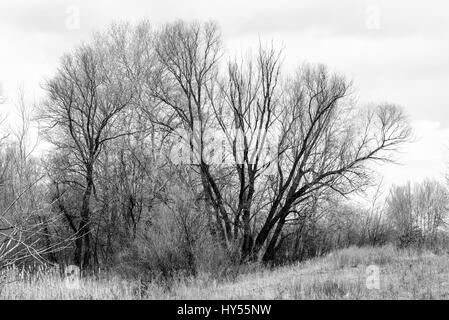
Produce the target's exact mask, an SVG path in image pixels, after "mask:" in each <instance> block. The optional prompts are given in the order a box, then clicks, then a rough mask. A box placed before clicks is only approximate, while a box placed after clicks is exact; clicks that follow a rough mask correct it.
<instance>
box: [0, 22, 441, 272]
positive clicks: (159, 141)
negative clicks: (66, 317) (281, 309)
mask: <svg viewBox="0 0 449 320" xmlns="http://www.w3.org/2000/svg"><path fill="white" fill-rule="evenodd" d="M282 58H283V54H282V52H281V51H280V50H277V49H276V48H275V47H274V46H273V45H267V46H264V45H262V44H260V45H259V47H258V48H257V49H256V50H255V51H248V52H247V53H245V54H242V55H241V57H240V58H237V57H235V58H230V55H229V54H228V53H227V52H226V50H224V48H223V40H222V36H221V32H220V28H219V26H218V25H217V24H216V23H214V22H206V23H200V22H185V21H177V22H173V23H167V24H165V25H162V26H159V27H153V26H152V25H151V24H150V23H149V22H147V21H143V22H140V23H137V24H129V23H122V24H113V25H112V26H111V27H110V28H109V29H108V30H106V31H104V32H99V33H96V34H95V35H94V37H93V40H92V41H91V42H89V43H85V44H82V45H79V46H78V47H76V48H74V49H73V51H72V52H70V53H68V54H66V55H64V56H63V57H62V59H61V61H60V63H59V67H58V69H57V70H56V72H55V74H54V75H53V76H52V77H51V78H50V79H48V80H47V81H46V82H45V84H44V86H43V88H44V90H45V93H46V95H45V98H44V99H43V101H40V102H39V103H38V104H37V105H36V107H35V108H34V110H31V111H30V110H27V106H26V103H25V102H24V100H23V99H22V100H21V99H18V101H19V102H18V103H17V104H18V105H20V106H22V107H21V110H22V111H23V112H22V113H21V119H22V121H21V122H22V125H21V126H19V127H20V128H18V129H17V130H16V131H15V133H14V134H13V135H14V136H13V137H12V136H9V137H5V139H4V140H2V141H3V142H4V143H2V151H1V157H2V161H1V162H0V196H1V197H2V201H1V207H0V212H1V215H2V216H1V218H2V221H1V223H0V231H1V233H0V237H1V238H0V240H1V245H0V257H1V258H2V259H3V261H4V264H6V263H18V262H19V261H28V260H29V259H30V258H31V259H33V260H36V259H38V260H42V261H49V262H52V263H66V264H70V263H74V264H77V265H79V266H80V267H81V268H82V269H90V268H95V267H99V266H120V267H123V268H128V267H129V265H134V266H136V265H138V266H139V268H146V269H149V270H159V271H161V272H162V273H164V274H167V273H170V272H172V271H177V270H183V271H187V272H189V273H193V274H195V273H197V272H198V271H201V269H202V268H203V269H208V270H212V269H214V268H218V267H219V266H221V265H224V264H226V263H228V262H225V261H229V263H232V264H241V263H245V262H251V261H262V262H264V263H272V262H275V261H285V260H288V259H290V258H291V259H303V258H306V257H308V256H313V255H316V254H320V251H323V250H324V249H323V248H327V249H325V250H324V251H326V250H330V248H332V247H335V246H336V245H337V244H338V245H344V243H345V241H346V240H347V241H349V242H348V243H350V244H352V243H355V241H353V240H350V239H349V240H348V239H346V240H345V241H344V240H343V239H342V238H340V239H338V240H337V239H330V238H331V237H335V236H337V235H338V234H340V235H342V234H343V233H342V232H341V230H342V229H341V228H346V229H349V228H351V226H352V225H351V223H350V222H351V219H356V220H357V221H358V222H357V223H359V222H360V221H361V220H360V219H362V218H363V219H365V220H364V221H365V222H364V223H363V224H361V225H360V226H359V227H363V228H365V230H362V229H363V228H358V229H357V231H356V233H357V236H358V237H359V238H360V237H361V238H363V239H368V240H363V241H365V242H371V243H373V244H376V243H378V242H381V241H383V240H382V239H380V238H382V232H381V231H382V230H381V229H382V228H384V226H385V224H384V223H385V221H387V220H386V219H384V217H382V213H384V212H385V210H383V209H382V210H380V209H379V208H377V207H376V209H373V208H371V209H364V210H358V209H356V210H352V209H351V208H349V206H345V205H343V203H344V199H346V198H347V197H348V196H350V195H351V194H353V193H355V192H359V191H361V190H363V189H364V188H366V187H367V186H369V185H370V184H372V182H373V178H375V174H376V173H375V172H374V171H373V170H372V167H373V164H374V163H382V162H388V161H393V159H394V153H395V152H396V151H397V150H398V148H399V147H400V146H401V145H402V144H404V143H406V142H407V141H409V139H410V136H411V129H410V126H409V124H408V121H407V117H406V116H405V115H404V113H403V111H402V109H401V108H400V107H398V106H396V105H394V104H389V103H381V104H379V105H372V106H368V107H365V106H359V105H357V103H356V99H355V94H354V89H353V87H352V82H351V81H350V80H348V79H346V78H345V77H344V76H343V75H340V74H337V73H334V72H331V71H330V70H329V69H328V68H327V67H326V66H324V65H309V64H301V65H300V66H299V67H298V68H297V69H296V70H293V71H290V70H285V68H284V67H283V66H282ZM19 96H20V95H19ZM19 109H20V108H19ZM33 112H34V113H33ZM32 113H33V117H31V116H30V114H32ZM33 121H37V123H38V124H39V132H40V136H41V137H42V138H43V139H44V140H45V141H46V142H47V143H49V145H50V147H49V148H48V150H49V151H48V152H45V153H40V154H39V155H36V153H35V152H33V150H34V149H33V147H31V148H30V139H31V140H32V138H33V133H31V131H30V128H29V126H30V123H32V122H33ZM31 144H32V143H31ZM30 149H31V150H30ZM418 189H419V191H416V192H417V193H416V196H417V197H418V198H419V199H420V200H417V201H416V203H414V204H411V206H412V207H413V208H414V209H413V210H408V209H407V210H408V211H407V210H405V211H404V210H403V208H405V207H404V206H406V205H409V204H408V202H407V201H408V200H407V199H406V198H407V196H408V195H409V194H408V193H410V188H409V189H407V190H408V191H407V190H405V189H401V188H398V189H396V190H395V191H394V193H392V195H391V196H390V197H389V199H390V200H389V202H388V205H389V208H390V209H389V211H388V212H393V213H392V214H389V217H394V219H393V218H391V219H393V220H391V219H390V220H388V223H387V224H386V225H388V226H393V225H394V223H396V224H397V226H398V228H396V229H397V230H402V229H400V228H408V229H407V230H405V229H404V230H402V231H401V232H402V233H403V234H408V233H410V232H411V231H410V230H412V229H413V228H415V226H416V225H419V227H420V230H422V231H423V232H425V234H426V235H427V236H428V237H435V234H437V233H438V231H437V230H438V227H437V225H439V221H440V220H441V219H442V218H441V217H440V216H439V215H438V214H436V213H435V214H434V215H433V216H432V217H433V218H432V219H433V220H432V219H429V218H426V217H428V215H429V214H430V213H429V210H427V209H428V208H421V207H420V204H423V203H426V202H422V201H430V200H429V199H430V198H432V197H435V199H434V198H432V199H434V200H435V203H436V202H438V201H440V200H441V199H443V198H444V199H445V197H446V193H445V191H444V190H443V189H444V188H443V187H441V188H440V187H436V185H435V184H433V183H429V185H423V186H422V190H421V189H420V188H418ZM418 189H417V190H418ZM407 192H408V193H407ZM411 197H412V196H411ZM412 198H413V197H412ZM436 198H438V200H437V199H436ZM432 201H433V200H432ZM412 202H413V201H412ZM440 204H441V203H440ZM440 204H435V207H432V208H433V209H432V210H436V211H432V212H437V211H438V212H440V213H441V214H442V212H443V211H444V210H443V209H442V206H444V205H442V206H440V207H439V205H440ZM426 210H427V211H426ZM352 211H355V212H353V213H354V214H352V213H351V212H352ZM362 211H363V212H362ZM399 212H402V213H403V212H408V213H410V215H415V214H416V219H415V218H413V219H415V220H416V221H415V220H413V219H412V218H410V217H406V216H405V215H402V213H399ZM418 212H419V213H418ZM426 215H427V216H426ZM339 219H340V220H341V221H340V222H339V221H338V220H339ZM420 219H421V220H420ZM409 220H410V221H411V220H413V221H414V222H410V221H409ZM431 220H432V221H431ZM342 221H343V222H342ZM391 221H394V223H393V222H391ZM405 221H407V223H409V225H407V223H405ZM359 224H360V223H359ZM335 226H339V228H340V229H338V230H339V231H338V232H337V231H336V232H331V233H330V232H329V231H330V230H333V228H334V227H335ZM368 226H369V228H368ZM344 237H350V232H346V233H345V234H344ZM376 237H379V239H377V238H376ZM359 240H360V239H359ZM329 241H330V242H331V243H332V245H331V246H329V245H326V246H324V245H323V246H322V248H321V249H319V247H320V245H319V244H324V243H327V242H329ZM363 241H362V242H363ZM311 247H313V248H312V249H310V248H311ZM312 251H313V252H312ZM321 253H323V252H321Z"/></svg>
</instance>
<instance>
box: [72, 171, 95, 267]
mask: <svg viewBox="0 0 449 320" xmlns="http://www.w3.org/2000/svg"><path fill="white" fill-rule="evenodd" d="M92 176H93V174H92V170H89V169H88V170H87V178H86V189H85V190H84V194H83V200H82V204H81V221H80V224H79V227H78V235H77V239H76V241H75V245H76V249H75V264H76V265H78V266H79V267H80V268H81V269H86V268H89V266H90V258H91V255H92V250H91V241H90V237H91V235H90V225H89V222H90V220H89V219H90V198H91V195H92V189H93V178H92Z"/></svg>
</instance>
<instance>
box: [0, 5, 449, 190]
mask: <svg viewBox="0 0 449 320" xmlns="http://www.w3.org/2000/svg"><path fill="white" fill-rule="evenodd" d="M141 18H148V19H150V21H153V22H154V23H155V24H159V23H163V22H167V21H173V20H175V19H178V18H182V19H187V20H190V19H199V20H208V19H213V20H216V21H217V22H219V23H220V25H221V28H222V33H223V37H224V43H225V46H226V48H227V50H229V51H230V52H233V51H236V50H237V51H239V50H246V49H247V48H248V47H251V46H253V47H255V46H256V45H257V43H258V41H259V38H260V39H262V41H271V40H273V41H274V43H275V44H278V45H282V46H283V47H284V55H285V65H286V66H287V67H295V66H297V65H299V64H301V63H302V62H304V61H307V62H322V63H326V64H328V65H329V67H330V68H331V69H334V70H336V71H339V72H342V73H344V74H346V75H347V76H348V77H350V78H352V79H353V80H354V84H355V87H356V89H357V96H358V99H359V101H360V103H379V102H384V101H388V102H392V103H396V104H399V105H402V106H403V107H404V109H405V111H406V113H407V114H408V115H409V116H410V120H411V122H412V125H413V128H414V129H415V136H416V139H417V140H416V142H415V143H413V144H411V145H409V146H407V147H406V148H404V150H403V153H402V155H401V156H400V161H401V162H402V163H403V165H402V166H390V165H388V166H382V168H380V169H379V170H380V172H381V173H382V174H383V175H384V176H385V181H386V183H388V184H390V183H403V182H405V181H407V180H412V181H417V180H421V179H423V178H424V177H433V178H441V177H442V175H443V174H444V173H445V171H446V170H447V169H449V166H448V165H447V164H446V163H449V152H448V151H449V99H448V94H447V92H448V89H449V4H447V1H446V2H445V1H443V0H441V1H436V0H428V1H422V0H418V1H405V0H400V1H399V0H394V1H391V0H390V1H386V0H385V1H364V0H343V1H342V0H338V1H336V0H326V1H317V0H310V1H309V0H308V1H284V0H274V1H273V0H272V1H265V0H264V1H260V0H259V1H244V0H226V1H216V0H215V1H211V0H199V1H193V0H189V1H173V0H163V1H160V0H158V1H148V0H146V1H143V0H141V1H138V0H115V1H114V0H95V1H92V0H91V1H88V0H78V1H76V0H71V1H65V0H28V1H24V0H1V2H0V39H1V47H0V48H1V50H0V84H1V85H2V86H3V89H4V90H3V91H4V93H5V94H6V95H7V97H8V98H9V102H8V103H7V104H6V105H5V106H2V107H1V109H0V110H2V109H3V111H4V112H6V111H10V110H11V107H10V105H11V101H12V99H11V98H12V97H13V96H14V94H15V92H16V90H17V87H18V86H19V85H23V86H24V87H25V89H26V91H27V93H28V96H29V97H30V98H31V99H33V98H35V99H39V97H41V96H42V90H41V88H40V85H41V84H42V83H43V81H44V79H45V78H48V77H50V76H51V75H52V74H53V73H54V71H55V69H56V67H57V65H58V62H59V58H60V57H61V55H62V54H63V53H65V52H67V51H70V50H71V49H72V48H73V47H74V46H76V45H77V44H79V43H81V42H82V41H88V40H89V39H90V37H91V34H92V32H93V31H95V30H102V29H104V28H106V27H107V26H108V24H110V23H111V22H112V21H122V20H126V21H137V20H139V19H141Z"/></svg>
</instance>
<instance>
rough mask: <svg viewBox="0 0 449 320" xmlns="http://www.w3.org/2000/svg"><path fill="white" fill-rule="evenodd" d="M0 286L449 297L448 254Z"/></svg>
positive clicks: (157, 293)
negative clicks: (374, 274)
mask: <svg viewBox="0 0 449 320" xmlns="http://www.w3.org/2000/svg"><path fill="white" fill-rule="evenodd" d="M370 265H376V266H378V267H379V270H380V288H379V289H369V288H368V287H367V285H366V279H367V273H366V271H367V267H368V266H370ZM0 283H2V284H1V285H0V299H446V298H449V256H447V255H446V254H442V255H434V254H432V253H430V252H419V251H415V250H398V249H396V248H395V247H393V246H385V247H379V248H356V247H350V248H347V249H343V250H339V251H336V252H333V253H332V254H329V255H327V256H325V257H322V258H315V259H312V260H309V261H306V262H303V263H299V264H296V265H291V266H285V267H280V268H277V269H274V270H269V269H266V268H263V267H258V266H254V265H248V266H243V267H241V268H239V269H238V270H233V271H232V272H230V274H228V275H220V276H218V275H213V274H207V273H201V274H199V275H198V276H196V277H178V278H174V279H172V280H171V282H170V283H167V282H165V283H164V282H161V281H156V280H154V281H149V282H148V281H146V282H144V281H141V280H139V279H137V280H129V279H123V278H121V277H120V276H118V275H113V274H110V273H109V274H108V273H104V274H102V273H101V272H100V274H99V275H98V276H96V277H95V278H94V277H87V278H84V279H82V281H81V287H80V288H79V289H69V288H67V287H66V285H65V283H64V279H63V277H62V276H61V273H60V271H59V270H57V269H40V270H37V271H35V272H32V273H31V272H29V271H26V270H23V269H22V270H21V269H17V268H10V269H8V270H6V271H4V272H3V273H2V275H1V277H0Z"/></svg>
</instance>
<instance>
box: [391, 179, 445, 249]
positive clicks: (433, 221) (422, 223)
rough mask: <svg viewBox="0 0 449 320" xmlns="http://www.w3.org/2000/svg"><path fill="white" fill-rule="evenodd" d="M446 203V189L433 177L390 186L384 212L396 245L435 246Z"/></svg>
mask: <svg viewBox="0 0 449 320" xmlns="http://www.w3.org/2000/svg"><path fill="white" fill-rule="evenodd" d="M448 205H449V194H448V191H447V189H446V188H445V187H444V186H443V185H442V184H441V183H439V182H437V181H434V180H425V181H423V182H421V183H417V184H415V185H413V186H412V185H411V184H410V183H408V184H406V185H404V186H396V187H394V188H392V190H391V192H390V195H389V197H388V199H387V213H388V216H389V218H390V221H391V222H392V223H393V226H394V227H395V230H396V232H397V237H398V240H399V244H400V245H401V246H407V245H411V244H413V245H424V244H427V245H429V246H434V245H436V244H437V243H436V242H437V240H438V234H439V233H441V231H443V230H444V228H445V227H446V223H447V222H446V219H447V212H448V209H449V207H448Z"/></svg>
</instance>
